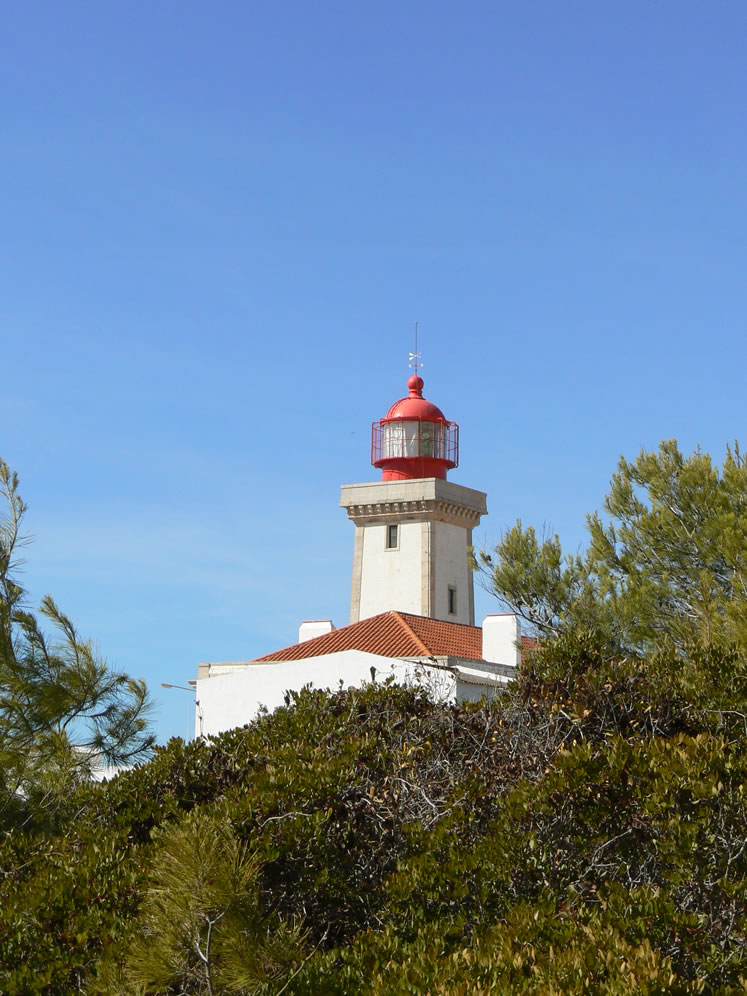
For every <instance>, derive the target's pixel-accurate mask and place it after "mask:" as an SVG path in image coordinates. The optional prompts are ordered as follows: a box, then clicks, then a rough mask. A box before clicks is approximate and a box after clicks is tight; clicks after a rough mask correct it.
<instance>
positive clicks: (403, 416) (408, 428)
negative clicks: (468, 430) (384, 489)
mask: <svg viewBox="0 0 747 996" xmlns="http://www.w3.org/2000/svg"><path fill="white" fill-rule="evenodd" d="M407 387H408V388H409V393H408V395H407V397H406V398H400V400H399V401H395V402H394V404H393V405H392V407H391V408H390V409H389V411H388V412H387V413H386V415H385V416H384V418H382V419H379V421H378V422H374V423H373V425H372V426H371V463H372V464H373V465H374V467H380V468H381V477H382V480H384V481H400V480H413V479H416V478H423V477H440V478H442V479H443V478H445V477H446V471H447V470H448V469H449V468H450V467H456V465H457V464H458V462H459V426H458V425H457V424H456V422H449V421H448V419H446V418H445V417H444V413H443V412H442V411H441V409H440V408H438V407H437V406H436V405H434V404H432V403H431V402H430V401H426V399H425V398H424V397H423V378H422V377H418V376H417V375H416V376H414V377H410V379H409V380H408V382H407Z"/></svg>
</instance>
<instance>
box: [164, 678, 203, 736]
mask: <svg viewBox="0 0 747 996" xmlns="http://www.w3.org/2000/svg"><path fill="white" fill-rule="evenodd" d="M161 688H179V689H181V691H183V692H196V691H197V688H196V687H191V688H190V686H189V685H172V684H170V683H169V682H168V681H162V682H161ZM195 710H196V711H197V715H198V717H199V720H200V736H202V713H201V711H200V702H199V699H195ZM191 739H192V737H191V736H189V737H187V740H191Z"/></svg>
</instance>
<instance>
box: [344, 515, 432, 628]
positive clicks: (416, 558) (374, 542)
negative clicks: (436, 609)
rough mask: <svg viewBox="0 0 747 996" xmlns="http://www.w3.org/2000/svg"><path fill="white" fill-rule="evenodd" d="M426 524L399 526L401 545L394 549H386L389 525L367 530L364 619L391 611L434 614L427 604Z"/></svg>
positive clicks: (402, 523)
mask: <svg viewBox="0 0 747 996" xmlns="http://www.w3.org/2000/svg"><path fill="white" fill-rule="evenodd" d="M424 525H426V523H422V522H400V523H398V540H399V542H398V545H397V548H396V549H394V550H387V549H386V537H387V527H388V524H386V523H380V524H376V525H369V526H365V527H364V529H363V548H362V551H361V556H362V563H361V575H360V576H361V601H360V616H359V618H360V619H368V618H369V616H375V615H378V614H379V612H388V611H389V610H390V609H397V610H399V611H400V612H412V613H414V614H415V615H419V616H421V615H429V614H430V613H428V612H427V611H425V608H424V605H423V601H424V599H423V583H422V582H423V558H424V556H425V557H426V560H427V558H428V551H427V540H426V544H425V546H424V543H423V532H424V530H423V526H424ZM425 576H426V577H427V574H426V575H425ZM427 598H428V595H427V594H426V599H427Z"/></svg>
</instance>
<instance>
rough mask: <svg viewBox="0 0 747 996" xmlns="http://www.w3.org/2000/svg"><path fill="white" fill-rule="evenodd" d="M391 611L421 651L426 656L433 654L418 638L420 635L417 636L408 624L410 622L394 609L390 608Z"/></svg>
mask: <svg viewBox="0 0 747 996" xmlns="http://www.w3.org/2000/svg"><path fill="white" fill-rule="evenodd" d="M391 612H392V615H393V616H395V617H396V619H397V622H398V623H399V624H400V626H401V627H402V628H403V629H404V630H405V632H406V633H407V635H408V636H410V637H413V639H414V640H415V642H416V644H419V645H420V647H421V648H422V650H423V653H424V654H426V655H427V656H428V657H432V656H433V651H432V650H431V649H430V648H429V647H426V645H425V644H424V643H423V641H422V640H421V639H420V637H419V636H418V634H417V633H416V632H415V630H414V629H413V628H412V627H411V626H410V624H409V623H408V622H407V621H406V620H405V619H404V618H403V616H402V615H401V614H400V613H399V612H398V611H397V610H396V609H392V610H391Z"/></svg>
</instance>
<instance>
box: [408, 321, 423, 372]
mask: <svg viewBox="0 0 747 996" xmlns="http://www.w3.org/2000/svg"><path fill="white" fill-rule="evenodd" d="M409 356H410V362H409V363H408V366H410V367H412V368H413V370H414V371H415V375H416V376H417V373H418V367H422V365H423V364H422V363H421V362H418V361H419V360H420V353H419V352H418V323H417V322H415V352H414V353H410V354H409Z"/></svg>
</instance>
